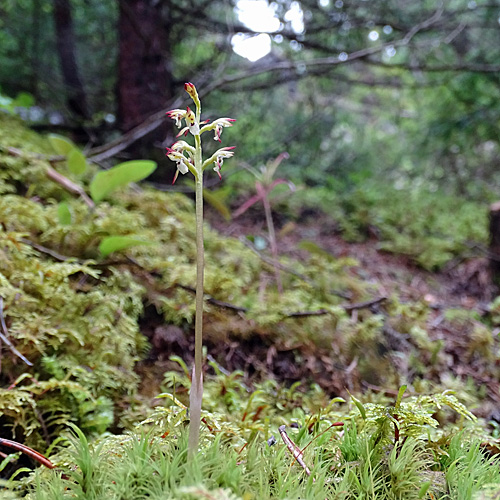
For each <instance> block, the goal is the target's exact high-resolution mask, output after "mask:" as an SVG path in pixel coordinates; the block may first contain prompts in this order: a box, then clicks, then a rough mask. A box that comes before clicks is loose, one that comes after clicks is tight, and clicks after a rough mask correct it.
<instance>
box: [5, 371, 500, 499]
mask: <svg viewBox="0 0 500 500" xmlns="http://www.w3.org/2000/svg"><path fill="white" fill-rule="evenodd" d="M221 386H226V389H227V392H226V394H229V393H232V400H231V402H230V403H229V402H228V400H227V398H225V397H224V395H223V394H221V393H220V392H219V393H218V395H217V391H218V390H219V389H220V388H221ZM237 387H238V388H239V389H240V390H236V388H237ZM207 392H208V393H209V394H210V398H211V399H212V398H213V404H214V407H215V402H216V401H219V405H218V406H217V408H212V409H211V410H206V411H204V412H203V414H202V420H203V422H204V425H203V428H202V435H201V444H200V451H199V453H198V455H197V456H195V458H194V460H191V461H189V460H187V442H186V441H187V439H186V438H187V436H186V425H187V412H186V407H185V406H184V405H183V404H182V403H181V402H180V401H179V400H178V399H177V398H176V397H175V396H174V395H173V394H168V395H167V394H164V396H165V398H166V401H168V404H166V405H165V406H163V407H157V408H156V410H154V412H153V413H152V414H151V416H150V418H148V419H147V420H145V421H143V422H141V423H140V424H139V425H138V426H137V427H136V428H135V429H134V430H133V431H131V432H128V433H126V434H123V435H119V436H109V437H106V438H101V439H100V440H98V441H96V442H94V443H89V441H88V440H87V438H86V437H85V435H84V434H83V433H82V432H81V431H80V430H79V429H78V428H75V427H73V430H72V432H71V433H69V435H68V443H67V444H66V445H64V446H63V447H62V448H59V452H58V453H57V454H55V455H53V456H52V457H51V458H52V460H53V462H54V463H55V464H56V466H57V468H56V469H55V470H52V471H49V470H48V469H39V470H38V471H37V472H36V473H35V474H33V475H31V476H30V477H28V478H24V479H21V480H16V479H12V480H11V481H10V482H6V483H5V485H6V486H7V487H8V491H10V492H12V493H14V494H18V495H25V498H28V499H30V500H45V499H47V500H49V499H50V500H57V499H63V498H77V499H82V500H83V499H85V500H93V499H101V498H106V499H109V500H114V499H124V498H127V499H128V500H136V499H137V500H139V499H142V498H151V499H169V498H171V499H191V498H207V499H220V500H225V499H234V500H236V499H241V500H250V499H259V500H264V499H271V498H281V499H299V498H311V499H316V498H317V499H321V500H323V499H324V498H332V499H333V498H335V499H337V498H339V499H346V500H348V499H352V500H354V499H381V500H382V499H384V500H385V499H405V500H406V499H408V500H411V499H415V500H417V499H443V500H444V499H455V500H473V499H479V498H490V497H488V496H483V495H487V494H490V493H491V492H498V491H499V489H500V470H499V467H498V466H499V464H498V459H497V458H492V457H491V456H489V455H488V451H487V449H486V448H485V447H484V446H483V445H481V441H480V439H481V437H480V436H481V434H482V432H481V430H480V428H478V427H477V424H476V423H475V418H474V417H473V415H472V414H471V413H470V412H469V411H468V410H467V409H466V408H465V406H464V405H462V404H461V403H460V402H459V401H458V400H457V399H456V398H455V396H453V394H451V393H449V392H445V393H441V394H433V395H428V396H425V395H421V396H410V397H407V398H403V397H402V396H403V392H404V388H402V389H401V390H400V391H399V394H398V396H397V397H396V398H394V399H389V398H384V397H381V396H380V395H378V396H377V395H372V398H373V402H364V403H362V402H361V401H359V400H358V399H354V398H353V399H352V400H351V402H350V404H347V403H345V401H343V400H342V399H341V398H336V399H334V400H330V401H329V400H328V398H326V396H325V394H324V392H322V391H320V390H318V388H313V391H312V392H309V391H308V392H307V393H300V391H297V390H296V389H295V390H288V391H284V390H282V389H280V388H279V386H278V385H275V386H274V387H272V386H271V385H270V383H269V382H266V383H265V384H264V385H262V386H259V387H258V388H257V390H256V391H255V392H253V393H251V394H249V393H248V392H247V391H246V390H245V386H244V384H243V383H242V382H241V380H239V377H238V375H237V374H230V375H224V374H219V375H218V376H216V377H212V378H210V379H209V380H208V381H207ZM167 396H168V397H167ZM368 399H370V398H369V397H368ZM320 402H321V403H323V404H324V406H323V407H321V408H319V406H321V405H320V404H319V403H320ZM309 404H311V405H312V406H311V407H309V406H308V405H309ZM438 415H439V417H438ZM438 418H439V420H438ZM285 440H286V441H285ZM287 442H288V445H287ZM294 450H295V453H299V455H298V457H299V458H298V459H297V455H296V456H295V458H294V456H293V454H292V453H293V451H294ZM13 498H15V497H13Z"/></svg>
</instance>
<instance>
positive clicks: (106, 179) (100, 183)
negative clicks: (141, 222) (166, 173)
mask: <svg viewBox="0 0 500 500" xmlns="http://www.w3.org/2000/svg"><path fill="white" fill-rule="evenodd" d="M155 169H156V162H154V161H150V160H133V161H126V162H124V163H120V164H119V165H116V166H115V167H113V168H110V169H109V170H105V171H103V172H99V173H98V174H96V176H95V177H94V179H93V180H92V182H91V183H90V196H92V199H93V200H94V201H95V202H99V201H101V200H102V199H104V198H105V197H106V196H107V195H108V194H110V193H111V192H112V191H114V190H115V189H117V188H119V187H122V186H126V185H127V184H130V183H131V182H137V181H140V180H142V179H145V178H146V177H148V176H149V175H150V174H151V173H152V172H154V171H155Z"/></svg>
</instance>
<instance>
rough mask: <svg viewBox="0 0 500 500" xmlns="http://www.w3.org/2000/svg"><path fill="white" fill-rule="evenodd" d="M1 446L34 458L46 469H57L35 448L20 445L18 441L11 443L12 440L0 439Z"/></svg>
mask: <svg viewBox="0 0 500 500" xmlns="http://www.w3.org/2000/svg"><path fill="white" fill-rule="evenodd" d="M0 445H1V446H7V447H8V448H12V449H14V450H16V451H20V452H21V453H24V454H25V455H28V457H30V458H32V459H33V460H36V461H37V462H38V463H40V464H42V465H45V467H48V468H49V469H54V468H55V465H54V464H53V463H52V462H51V461H50V460H49V459H48V458H47V457H46V456H44V455H42V454H41V453H39V452H38V451H36V450H34V449H33V448H30V447H29V446H25V445H24V444H21V443H18V442H17V441H11V440H10V439H4V438H0Z"/></svg>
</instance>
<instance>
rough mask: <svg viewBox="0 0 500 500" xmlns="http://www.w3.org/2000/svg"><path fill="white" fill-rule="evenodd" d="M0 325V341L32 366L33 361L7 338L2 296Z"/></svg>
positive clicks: (0, 298)
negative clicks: (0, 328) (0, 330)
mask: <svg viewBox="0 0 500 500" xmlns="http://www.w3.org/2000/svg"><path fill="white" fill-rule="evenodd" d="M0 325H1V327H2V332H3V333H1V332H0V339H1V341H2V342H3V343H4V344H5V345H6V346H7V347H8V348H9V349H10V350H11V352H12V353H13V354H15V355H16V356H17V357H18V358H20V359H21V360H23V361H24V362H25V363H26V364H27V365H28V366H33V363H32V362H31V361H30V360H29V359H27V358H26V357H25V356H23V355H22V354H21V353H20V352H19V351H18V350H17V349H16V348H15V347H14V345H13V344H12V342H11V341H10V340H9V338H8V335H9V331H8V330H7V325H6V324H5V318H4V316H3V297H0Z"/></svg>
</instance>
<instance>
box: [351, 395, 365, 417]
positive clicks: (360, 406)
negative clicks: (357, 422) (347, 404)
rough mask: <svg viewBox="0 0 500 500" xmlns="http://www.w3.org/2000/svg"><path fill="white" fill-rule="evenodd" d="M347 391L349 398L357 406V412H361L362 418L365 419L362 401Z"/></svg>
mask: <svg viewBox="0 0 500 500" xmlns="http://www.w3.org/2000/svg"><path fill="white" fill-rule="evenodd" d="M347 392H348V393H349V396H351V399H352V400H353V402H354V404H355V405H356V407H357V408H358V410H359V413H361V416H362V417H363V420H366V410H365V407H364V406H363V403H362V402H361V401H360V400H359V399H357V398H355V397H354V396H353V395H352V394H351V393H350V392H349V391H347Z"/></svg>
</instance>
